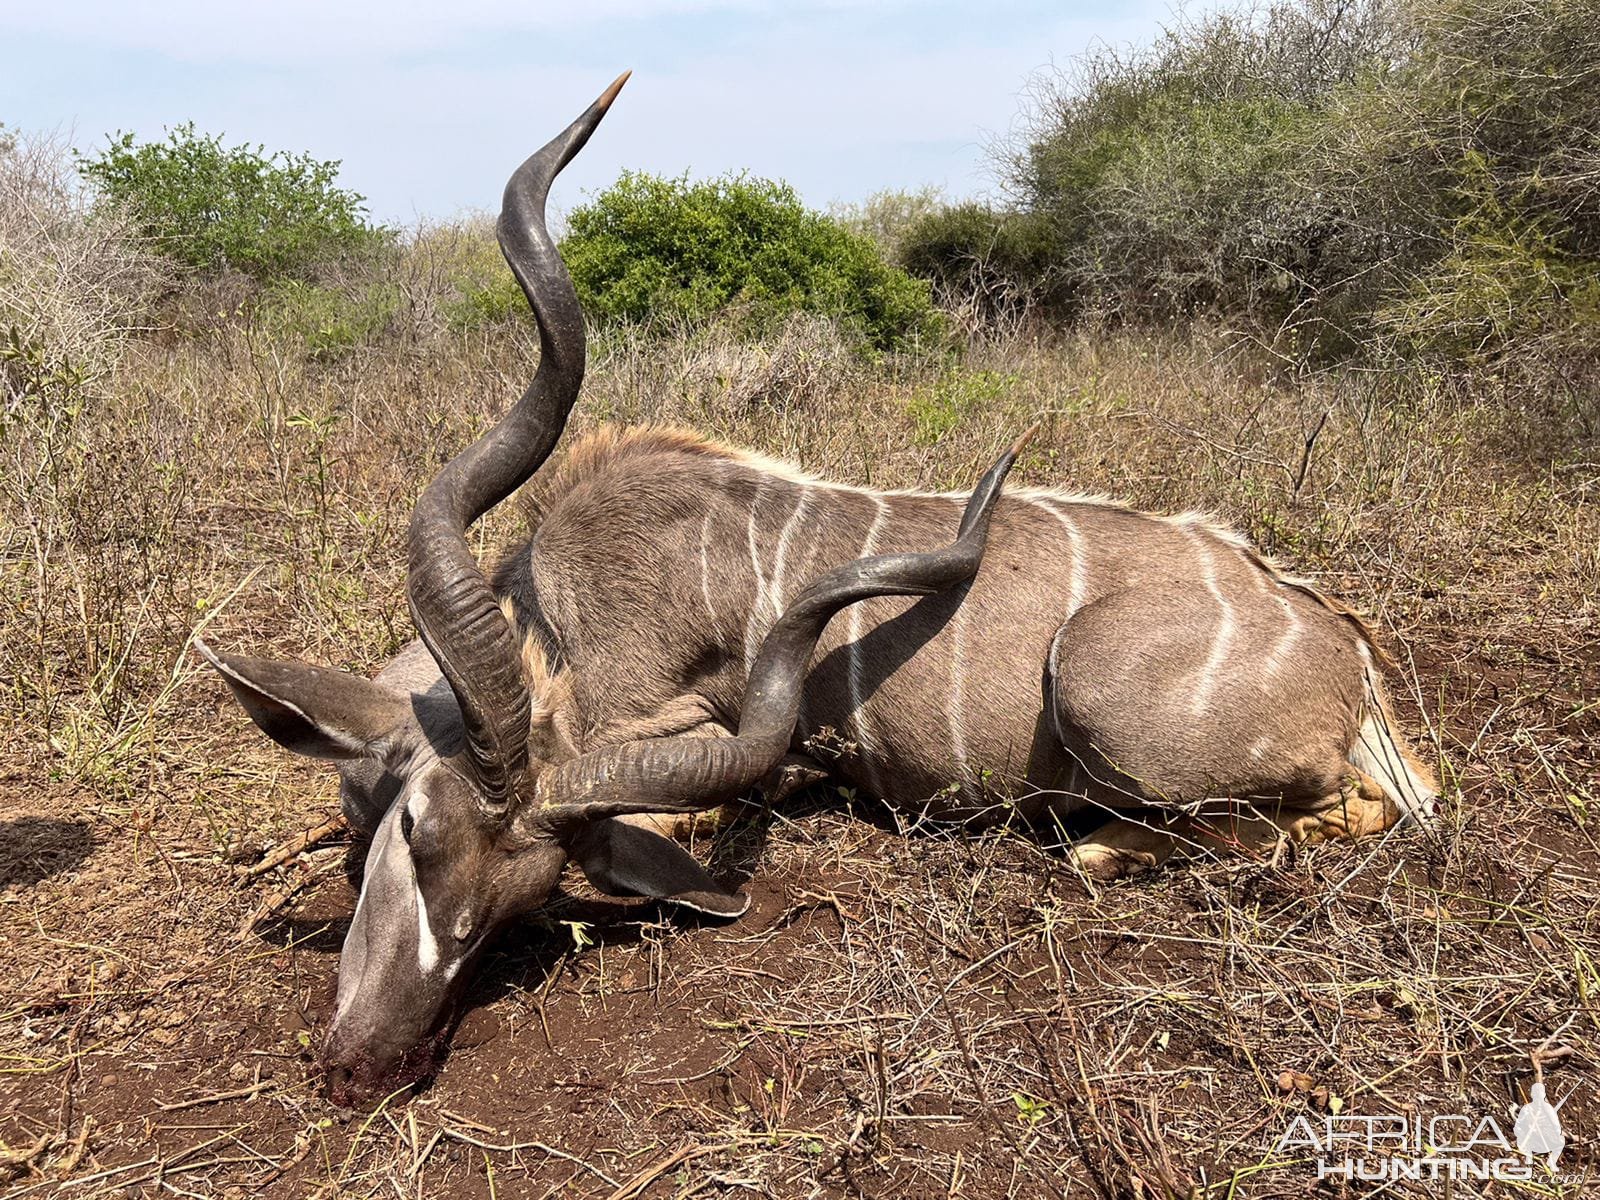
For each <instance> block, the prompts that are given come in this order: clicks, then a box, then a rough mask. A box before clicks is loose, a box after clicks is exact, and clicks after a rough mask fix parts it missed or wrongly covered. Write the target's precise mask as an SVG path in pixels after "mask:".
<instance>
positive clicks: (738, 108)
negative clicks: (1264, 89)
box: [0, 0, 1172, 224]
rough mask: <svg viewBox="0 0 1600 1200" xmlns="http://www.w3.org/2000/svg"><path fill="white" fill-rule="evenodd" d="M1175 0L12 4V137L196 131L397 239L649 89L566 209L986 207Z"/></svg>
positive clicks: (576, 170) (4, 97) (127, 0)
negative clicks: (937, 197) (1056, 91)
mask: <svg viewBox="0 0 1600 1200" xmlns="http://www.w3.org/2000/svg"><path fill="white" fill-rule="evenodd" d="M1171 12H1172V10H1171V7H1170V3H1169V0H1121V2H1117V0H1074V2H1070V3H1054V4H1051V3H1045V2H1042V0H989V2H987V3H973V4H956V3H912V2H910V0H906V2H903V3H897V2H895V0H879V2H876V3H872V2H867V0H588V2H587V3H559V4H555V3H540V2H537V0H522V2H516V0H459V2H457V3H454V4H421V3H417V2H415V0H394V2H392V3H389V4H384V5H358V4H340V3H336V2H334V0H321V2H318V0H276V2H259V0H258V2H257V3H253V4H248V5H242V4H237V3H230V2H229V0H164V2H162V3H148V2H147V0H122V2H121V3H102V2H99V0H92V2H83V3H78V2H74V0H58V2H57V3H53V4H52V3H40V2H39V0H28V2H26V3H18V2H17V0H0V29H3V30H4V37H5V41H6V48H5V52H4V74H3V77H0V123H4V124H6V125H8V126H11V127H13V128H20V129H24V130H30V131H51V130H59V131H61V132H63V133H65V134H68V135H69V136H70V137H71V138H72V140H73V141H74V142H75V143H76V144H77V145H79V146H81V147H85V148H87V147H92V146H94V145H97V144H103V139H104V135H105V134H107V133H109V132H112V131H114V130H119V129H120V130H130V131H132V132H134V133H136V134H138V135H140V136H141V137H159V136H161V134H162V131H163V129H164V127H167V126H171V125H175V124H179V123H182V122H184V121H190V120H192V121H194V122H195V123H196V124H197V125H198V126H199V127H200V128H201V129H203V130H205V131H207V132H214V133H220V134H222V135H224V136H225V137H226V139H227V140H228V141H230V142H239V141H248V142H252V143H254V142H261V143H264V144H265V145H267V146H268V147H269V148H272V149H280V148H281V149H291V150H307V151H310V152H312V153H313V154H315V155H316V156H318V157H319V158H337V159H341V160H342V161H343V163H344V168H343V172H342V179H343V182H344V183H345V184H346V185H347V186H350V187H353V188H355V189H356V190H357V191H360V192H362V193H363V194H365V195H366V196H367V197H368V198H369V200H370V203H371V207H372V210H373V212H374V214H375V215H376V216H377V217H379V218H380V219H382V220H385V221H391V222H397V223H400V224H405V223H409V222H410V221H412V220H414V219H416V218H417V217H419V216H422V215H428V216H438V217H443V216H449V215H451V214H453V213H456V212H458V211H460V210H463V209H473V208H477V209H492V208H493V207H494V206H496V205H497V203H498V200H499V193H500V187H501V185H502V183H503V182H504V180H505V177H506V175H507V174H508V173H509V171H510V169H511V168H512V167H514V166H515V165H516V163H517V162H518V161H520V160H521V159H522V157H523V156H525V155H526V154H527V153H528V152H529V151H530V150H531V149H533V148H535V147H536V146H537V145H539V144H540V143H541V142H543V141H544V140H545V139H546V138H547V137H548V136H549V135H550V134H552V133H553V132H555V131H556V130H557V129H559V128H560V127H561V126H562V125H564V124H565V123H566V122H567V121H568V120H569V119H570V118H571V117H572V116H575V115H576V114H577V113H578V112H579V111H581V110H582V108H583V107H584V106H585V105H586V104H587V103H588V102H589V101H590V100H591V99H593V98H594V96H595V95H596V94H597V93H598V92H599V91H600V90H601V89H602V88H603V87H604V86H605V85H606V84H607V83H608V82H609V81H610V80H611V79H612V78H613V77H614V76H615V75H616V74H617V73H618V72H619V71H620V70H622V69H623V68H632V70H633V72H634V76H633V79H632V81H631V82H630V83H629V85H628V87H627V89H626V90H625V91H624V92H623V94H622V97H621V99H620V100H619V101H618V103H617V106H616V107H615V108H614V109H613V110H612V112H611V115H610V116H609V117H608V118H607V120H606V123H605V125H604V126H603V127H602V128H601V130H600V132H599V133H598V134H597V135H596V136H595V138H594V140H593V141H592V142H591V143H590V146H589V148H588V149H587V150H586V151H585V152H584V154H583V155H582V156H581V157H580V158H579V159H578V160H577V161H576V162H575V163H574V164H573V165H572V167H570V168H569V169H568V172H567V174H566V175H565V176H564V177H563V180H562V185H561V188H560V194H559V195H557V196H556V197H555V202H556V204H557V205H558V206H561V207H565V206H570V205H571V204H572V203H573V202H574V201H575V200H577V199H578V198H579V197H580V196H581V194H582V193H583V192H585V191H590V190H593V189H595V188H598V187H603V186H605V185H606V184H608V183H610V182H611V181H612V180H613V179H615V178H616V175H617V172H618V171H619V170H621V169H622V168H624V167H633V168H639V169H643V170H649V171H656V172H662V173H668V174H679V173H682V172H685V171H687V172H690V173H691V174H694V175H711V174H719V173H721V172H724V171H727V170H732V169H738V168H748V169H749V170H751V171H753V172H755V173H757V174H760V175H766V176H772V177H776V178H784V179H787V180H788V181H789V182H791V183H792V184H794V185H795V186H796V187H797V188H798V189H799V190H800V192H801V194H802V195H803V196H804V197H805V198H806V199H807V200H808V201H809V202H810V203H812V204H815V205H818V206H822V205H825V204H827V203H828V202H830V201H833V200H856V199H860V198H862V197H863V196H865V195H867V194H868V193H870V192H873V191H876V190H878V189H880V188H885V187H914V186H918V185H921V184H924V183H932V184H938V185H942V186H944V187H945V188H946V189H947V190H948V191H949V192H950V193H951V194H953V195H972V194H982V193H985V192H988V191H991V190H993V184H994V180H993V177H992V174H991V168H990V158H989V154H988V148H989V146H990V145H991V144H992V143H993V141H994V139H996V138H997V137H998V138H1004V137H1005V136H1007V135H1008V134H1009V132H1010V131H1011V130H1012V128H1013V122H1014V121H1015V119H1016V116H1017V113H1018V111H1019V109H1020V108H1021V106H1022V93H1023V91H1024V88H1025V86H1026V84H1027V81H1028V79H1029V78H1030V77H1031V76H1033V75H1034V74H1036V73H1037V72H1038V71H1040V70H1041V69H1044V68H1048V67H1049V66H1050V64H1051V63H1052V62H1055V63H1065V62H1067V61H1068V60H1070V59H1071V58H1072V56H1074V55H1075V54H1077V53H1079V52H1080V51H1082V50H1083V49H1084V48H1085V47H1087V46H1089V45H1091V44H1093V43H1095V42H1097V41H1098V42H1108V43H1111V44H1114V45H1122V44H1127V43H1130V42H1146V41H1148V40H1149V39H1150V38H1151V37H1152V36H1153V35H1154V33H1155V32H1156V29H1157V27H1158V25H1159V24H1160V23H1161V22H1162V21H1164V20H1166V19H1168V18H1169V17H1170V15H1171Z"/></svg>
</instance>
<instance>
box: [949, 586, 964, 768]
mask: <svg viewBox="0 0 1600 1200" xmlns="http://www.w3.org/2000/svg"><path fill="white" fill-rule="evenodd" d="M950 625H951V632H950V753H951V754H952V755H953V756H954V757H955V760H956V778H955V781H954V782H955V784H956V787H957V789H958V790H957V793H956V794H957V795H958V796H959V795H960V794H961V793H962V792H965V791H966V789H967V781H968V771H967V738H966V733H965V732H964V731H963V730H962V728H961V714H962V711H963V710H964V709H965V708H966V703H967V687H966V678H965V676H966V659H965V656H966V637H965V635H966V626H967V606H966V604H964V603H963V604H958V605H957V606H956V611H955V619H954V620H952V621H951V622H950Z"/></svg>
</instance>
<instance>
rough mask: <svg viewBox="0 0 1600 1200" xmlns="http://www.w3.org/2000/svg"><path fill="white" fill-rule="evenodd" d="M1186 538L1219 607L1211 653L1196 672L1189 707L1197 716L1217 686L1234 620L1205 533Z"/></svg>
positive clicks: (1207, 587)
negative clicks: (1196, 552) (1202, 668)
mask: <svg viewBox="0 0 1600 1200" xmlns="http://www.w3.org/2000/svg"><path fill="white" fill-rule="evenodd" d="M1189 537H1190V540H1191V541H1192V542H1193V543H1194V547H1195V549H1196V550H1197V551H1198V552H1199V554H1200V563H1201V568H1202V569H1203V570H1204V571H1205V577H1206V589H1207V590H1208V591H1209V592H1210V593H1211V595H1212V598H1213V599H1214V600H1216V602H1217V607H1218V608H1219V609H1220V610H1221V613H1222V616H1221V620H1220V621H1219V622H1218V624H1217V636H1216V637H1215V638H1214V639H1212V642H1211V654H1210V656H1209V657H1207V659H1206V665H1205V669H1204V670H1203V671H1202V672H1201V674H1200V683H1199V685H1198V686H1197V687H1196V688H1195V690H1194V702H1193V704H1191V705H1190V711H1191V712H1193V713H1194V715H1195V716H1197V717H1198V716H1201V715H1202V714H1204V712H1205V711H1206V708H1207V706H1209V705H1210V703H1211V697H1212V695H1213V694H1214V693H1215V692H1216V690H1217V683H1218V677H1219V676H1220V675H1221V674H1222V668H1223V667H1224V666H1225V665H1226V664H1227V661H1228V653H1229V652H1230V651H1231V650H1232V649H1233V635H1234V631H1235V629H1236V628H1237V622H1236V621H1235V620H1234V617H1233V605H1231V604H1229V603H1228V599H1227V597H1226V596H1224V595H1223V594H1222V589H1221V588H1219V587H1218V586H1217V568H1216V563H1215V561H1214V560H1213V559H1212V557H1211V547H1210V546H1209V545H1207V544H1206V538H1207V535H1206V534H1203V533H1196V532H1193V531H1191V532H1190V534H1189Z"/></svg>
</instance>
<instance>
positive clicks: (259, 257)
mask: <svg viewBox="0 0 1600 1200" xmlns="http://www.w3.org/2000/svg"><path fill="white" fill-rule="evenodd" d="M79 170H80V171H81V172H82V174H83V176H84V178H85V179H87V180H89V181H90V182H91V183H92V184H93V185H94V186H95V187H96V188H97V189H98V190H99V192H100V195H101V196H102V197H103V198H104V200H106V201H107V202H109V203H110V204H111V205H113V206H115V207H118V208H122V209H126V210H128V211H131V212H133V213H134V214H136V216H137V218H138V220H139V223H140V226H141V229H142V232H143V233H144V235H145V236H146V237H147V238H148V239H149V241H150V242H151V244H152V245H154V246H155V247H156V248H158V249H159V250H160V251H161V252H162V253H163V254H166V255H167V256H168V257H170V258H172V259H174V260H176V261H177V262H180V263H183V264H185V265H187V266H191V267H198V268H201V269H205V270H222V269H232V270H237V271H242V272H243V273H245V274H247V275H251V276H253V277H255V278H256V279H258V280H264V281H265V280H272V279H278V278H306V277H308V276H310V275H311V274H312V273H313V271H314V270H315V269H316V268H317V267H318V266H320V265H322V264H323V263H324V262H326V261H327V260H328V259H329V258H335V257H343V256H347V255H351V254H356V253H360V252H361V251H363V250H365V249H367V248H369V247H371V246H372V245H373V244H374V243H375V242H376V241H378V240H380V239H381V238H382V237H383V236H384V235H383V233H382V232H381V231H380V230H377V229H375V228H373V227H372V226H371V225H370V224H369V223H368V221H367V213H366V208H365V206H364V201H363V198H362V197H361V196H359V195H357V194H356V193H355V192H352V191H349V190H347V189H345V188H342V187H339V186H338V183H337V179H338V174H339V164H338V163H337V162H319V161H318V160H316V159H314V158H312V157H311V156H310V155H306V154H289V153H286V152H283V151H278V152H275V153H272V154H268V153H267V152H266V149H265V148H264V147H261V146H256V147H250V146H234V147H227V146H224V145H223V144H222V142H221V140H220V139H218V138H216V137H213V136H209V135H205V134H201V133H197V132H196V131H195V128H194V126H193V125H192V124H189V125H180V126H179V127H178V128H176V129H173V130H170V131H169V132H168V134H167V138H166V140H165V141H163V142H145V143H142V144H141V143H138V142H136V141H135V140H134V136H133V134H131V133H124V134H121V135H119V136H117V137H115V138H112V139H110V144H109V145H108V146H107V147H106V148H105V149H104V150H102V151H101V152H100V153H99V154H96V155H93V156H87V155H85V156H82V157H80V159H79Z"/></svg>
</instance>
